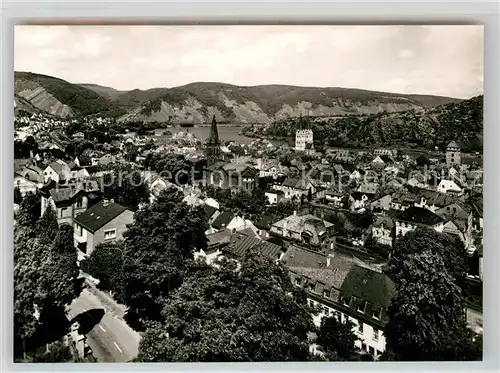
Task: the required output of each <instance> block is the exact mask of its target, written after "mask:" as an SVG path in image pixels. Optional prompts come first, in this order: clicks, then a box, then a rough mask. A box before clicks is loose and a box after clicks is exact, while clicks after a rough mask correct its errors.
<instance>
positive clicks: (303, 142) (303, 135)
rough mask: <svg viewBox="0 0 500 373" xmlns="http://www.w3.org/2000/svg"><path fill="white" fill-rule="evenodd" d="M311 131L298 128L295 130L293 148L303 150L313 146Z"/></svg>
mask: <svg viewBox="0 0 500 373" xmlns="http://www.w3.org/2000/svg"><path fill="white" fill-rule="evenodd" d="M313 137H314V135H313V131H312V130H311V129H300V130H297V131H296V132H295V150H296V151H300V152H304V151H306V150H307V149H311V148H312V147H313V144H314V141H313Z"/></svg>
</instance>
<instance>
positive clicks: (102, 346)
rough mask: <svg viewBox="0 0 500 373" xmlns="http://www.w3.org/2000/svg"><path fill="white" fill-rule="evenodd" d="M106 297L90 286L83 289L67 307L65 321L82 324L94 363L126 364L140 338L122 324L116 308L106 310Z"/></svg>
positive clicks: (135, 354) (108, 307) (108, 305)
mask: <svg viewBox="0 0 500 373" xmlns="http://www.w3.org/2000/svg"><path fill="white" fill-rule="evenodd" d="M106 295H107V294H105V293H103V292H101V291H100V290H97V289H96V288H95V287H92V286H89V288H87V289H84V290H83V291H82V293H81V294H80V296H79V297H78V298H77V299H75V300H74V301H73V303H72V304H71V305H70V307H69V312H68V319H70V320H71V319H73V318H75V317H76V318H77V320H79V319H82V320H85V321H86V322H85V323H86V324H87V325H86V326H88V330H85V331H82V333H84V334H86V336H87V343H88V345H89V346H90V348H91V349H92V352H93V355H94V357H95V358H96V359H97V361H98V362H127V361H130V360H132V359H133V358H135V357H136V356H137V353H138V348H139V340H140V335H139V333H137V332H136V331H134V330H133V329H131V328H130V327H129V326H128V325H127V324H126V323H125V321H123V319H122V317H123V314H121V313H122V312H121V310H120V309H112V308H111V307H110V304H109V300H108V302H106V301H107V298H106ZM108 297H109V296H108ZM79 322H80V321H79Z"/></svg>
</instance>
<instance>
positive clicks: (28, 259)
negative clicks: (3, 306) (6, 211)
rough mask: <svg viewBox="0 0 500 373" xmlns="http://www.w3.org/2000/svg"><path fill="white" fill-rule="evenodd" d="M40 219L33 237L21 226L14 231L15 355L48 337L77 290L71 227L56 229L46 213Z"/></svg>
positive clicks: (52, 217) (52, 216)
mask: <svg viewBox="0 0 500 373" xmlns="http://www.w3.org/2000/svg"><path fill="white" fill-rule="evenodd" d="M40 220H41V222H40V224H38V225H37V226H38V229H37V232H36V233H37V235H34V234H33V228H30V227H26V226H22V225H19V226H17V227H16V228H15V231H14V333H15V351H16V353H17V354H21V353H26V352H27V348H28V347H37V341H38V342H40V341H43V340H45V339H46V338H49V336H50V335H51V334H50V333H51V332H53V331H54V330H55V329H56V327H55V326H54V325H53V324H52V323H53V322H54V320H55V319H57V317H58V315H62V314H64V307H65V306H66V305H67V304H69V303H70V302H71V301H72V300H73V299H74V298H76V297H77V296H78V294H79V293H80V291H81V288H80V287H79V286H78V282H77V277H78V273H79V270H78V266H77V258H76V251H75V249H74V247H73V229H72V227H70V226H62V227H60V228H59V227H58V225H57V221H56V222H55V225H54V224H53V222H54V221H55V216H54V215H53V214H50V213H49V214H46V215H45V216H44V217H43V218H41V219H40ZM41 227H47V229H46V231H41V230H40V229H41ZM30 342H31V343H30ZM45 342H46V341H45ZM27 346H28V347H27Z"/></svg>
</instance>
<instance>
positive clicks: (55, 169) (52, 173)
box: [43, 160, 71, 184]
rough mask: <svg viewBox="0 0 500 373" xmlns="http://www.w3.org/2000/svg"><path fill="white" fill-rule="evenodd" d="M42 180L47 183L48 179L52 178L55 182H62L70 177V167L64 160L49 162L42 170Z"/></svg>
mask: <svg viewBox="0 0 500 373" xmlns="http://www.w3.org/2000/svg"><path fill="white" fill-rule="evenodd" d="M43 175H44V179H43V180H44V182H45V183H47V182H48V181H49V180H53V181H55V182H56V183H58V184H59V183H64V182H66V181H68V180H69V179H71V169H70V167H69V166H68V164H67V163H66V162H64V161H61V160H57V161H55V162H52V163H50V164H49V165H48V166H47V167H46V168H45V169H44V170H43Z"/></svg>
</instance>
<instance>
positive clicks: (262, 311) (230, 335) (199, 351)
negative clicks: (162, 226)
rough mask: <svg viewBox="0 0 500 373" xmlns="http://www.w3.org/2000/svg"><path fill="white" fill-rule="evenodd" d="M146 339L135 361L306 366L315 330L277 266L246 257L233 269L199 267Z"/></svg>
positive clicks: (229, 264) (227, 265) (231, 264)
mask: <svg viewBox="0 0 500 373" xmlns="http://www.w3.org/2000/svg"><path fill="white" fill-rule="evenodd" d="M191 273H192V274H191V276H190V277H189V278H188V279H186V281H185V282H184V283H183V285H182V286H181V287H180V288H179V289H178V291H177V292H176V293H175V295H174V296H172V297H171V298H170V299H169V300H168V301H167V303H166V305H165V307H164V309H163V312H162V316H163V320H162V321H161V322H159V323H157V324H155V326H154V327H151V328H149V329H148V330H147V331H146V333H145V334H144V336H143V338H142V340H141V342H140V345H139V355H138V361H142V362H158V361H197V362H199V361H201V362H210V361H212V362H213V361H233V362H236V361H239V362H242V361H306V360H309V359H310V353H309V342H308V338H307V333H308V332H309V331H312V330H313V328H314V325H313V323H312V318H311V315H310V309H309V307H308V306H307V305H304V304H301V303H298V302H297V301H296V298H295V297H294V296H293V295H292V291H293V285H292V284H291V281H290V278H289V275H288V271H287V269H286V268H285V267H284V266H283V265H282V264H279V265H276V264H275V263H274V262H272V261H270V260H268V259H265V258H263V257H261V256H259V255H257V254H254V253H250V254H249V255H247V257H245V258H244V259H243V261H242V263H241V267H240V268H239V270H238V268H237V265H236V264H235V263H234V262H231V261H228V260H222V261H220V262H219V263H218V266H217V267H210V266H208V265H205V264H201V263H200V264H198V267H197V268H192V272H191Z"/></svg>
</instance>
